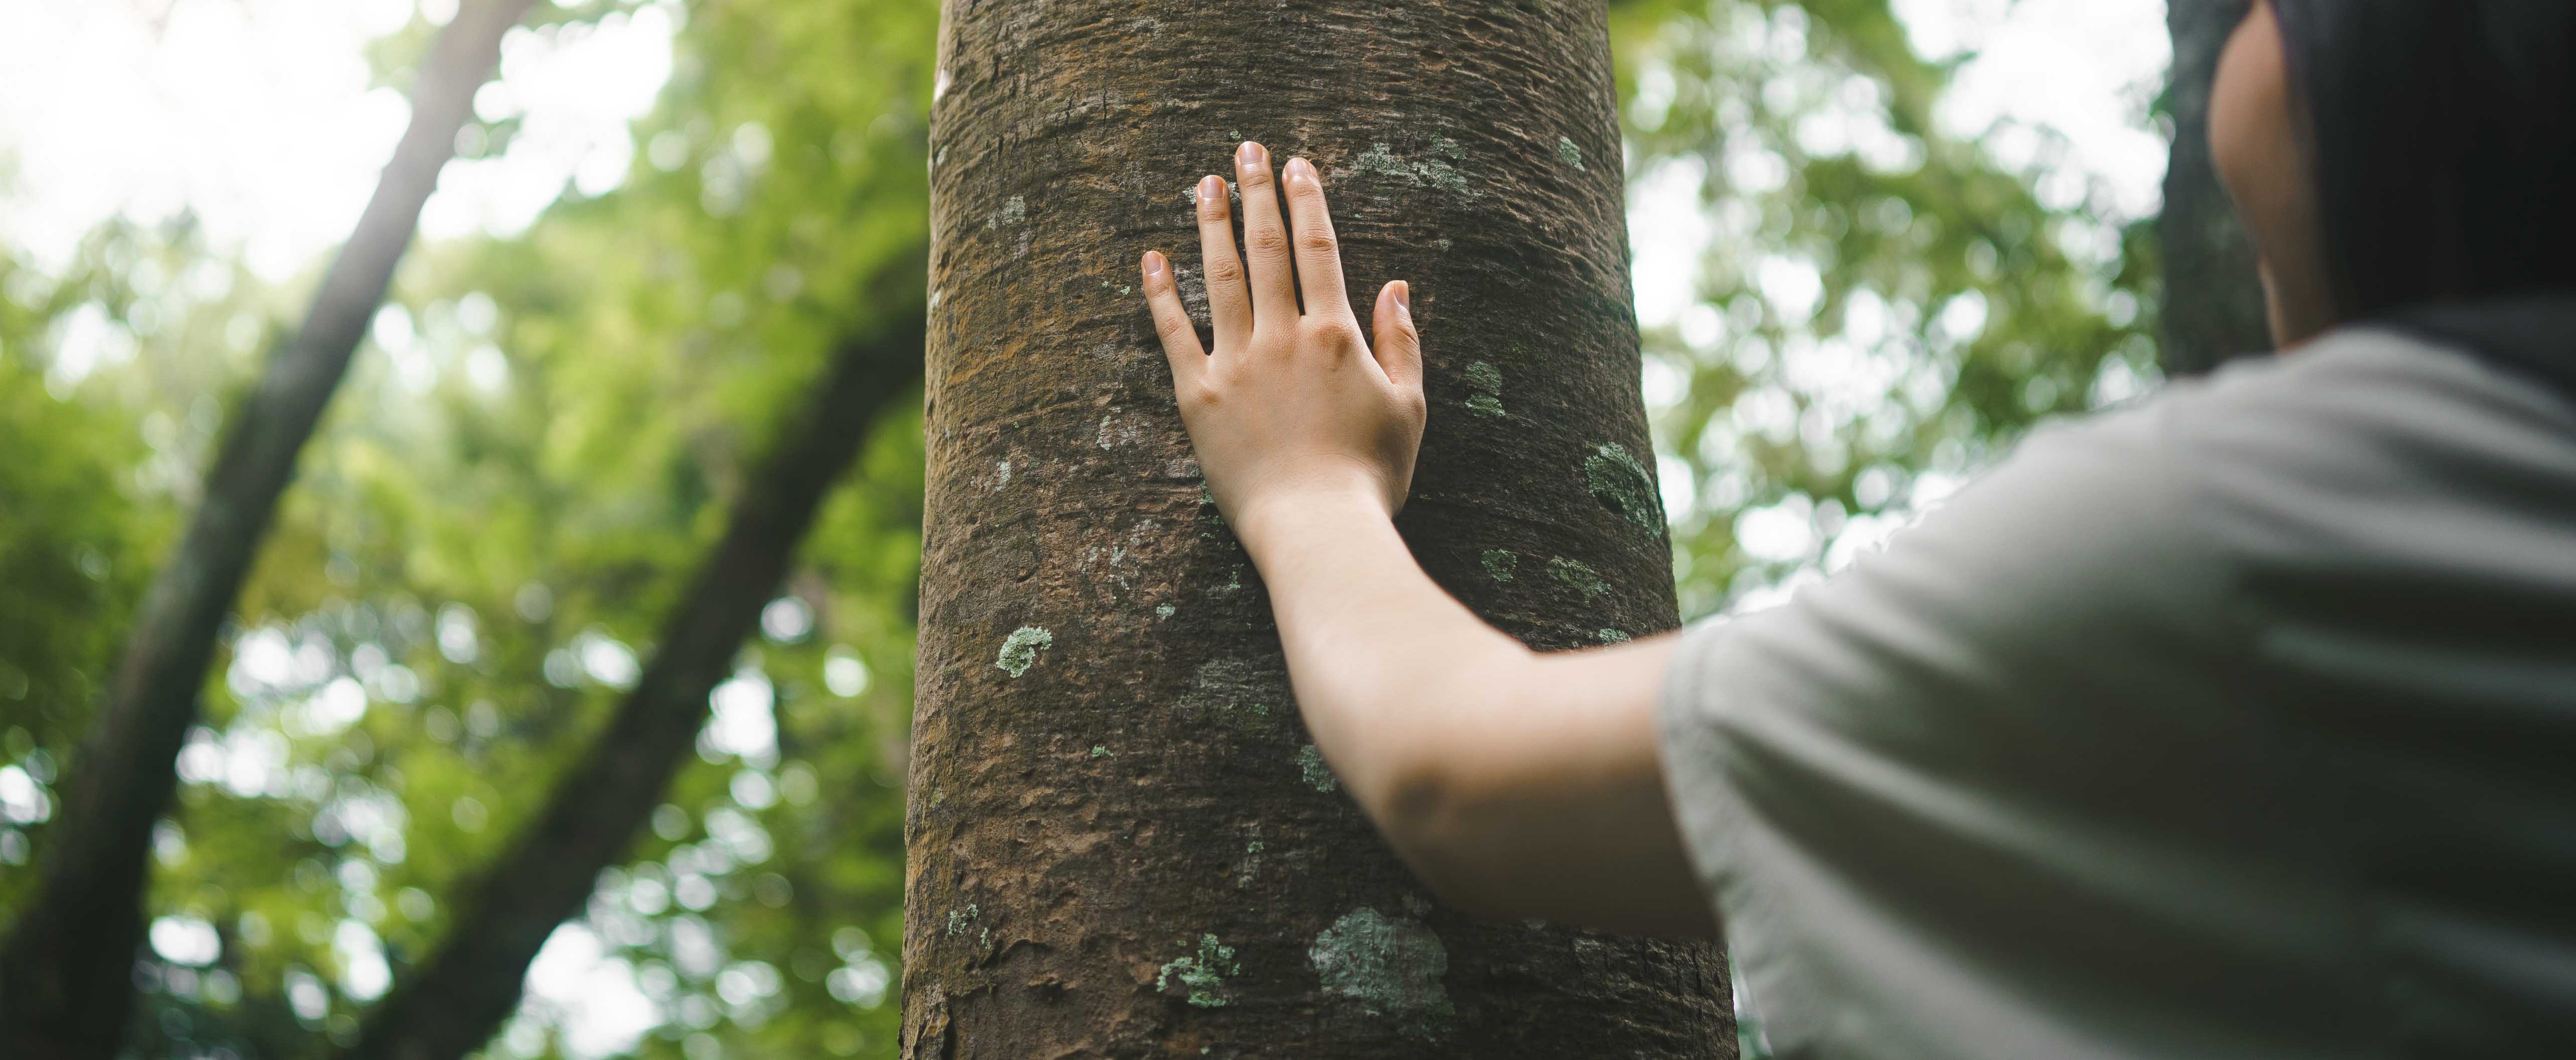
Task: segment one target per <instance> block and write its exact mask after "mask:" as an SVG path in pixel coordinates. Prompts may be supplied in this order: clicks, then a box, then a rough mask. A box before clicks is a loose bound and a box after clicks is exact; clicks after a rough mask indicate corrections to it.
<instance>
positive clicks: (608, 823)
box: [341, 257, 922, 1060]
mask: <svg viewBox="0 0 2576 1060" xmlns="http://www.w3.org/2000/svg"><path fill="white" fill-rule="evenodd" d="M918 262H919V259H918V258H917V257H916V258H915V259H914V263H915V264H917V263H918ZM902 271H906V272H908V271H909V270H902ZM918 284H919V280H918V278H917V274H913V276H910V277H907V280H906V281H905V282H904V283H903V284H902V286H901V287H898V288H897V290H896V292H895V293H894V294H893V296H892V297H889V298H885V299H883V301H884V303H885V304H889V305H901V304H904V303H905V302H914V304H918V302H917V301H915V300H916V299H918V298H919V296H920V293H921V288H920V287H919V286H918ZM907 288H908V290H907ZM921 348H922V320H921V318H920V317H919V316H917V315H916V316H912V317H910V318H908V319H904V320H901V321H898V322H896V323H895V324H893V325H891V326H889V327H887V328H886V329H884V332H883V333H882V334H876V335H871V336H868V337H866V338H864V339H861V340H858V341H853V342H851V343H849V344H847V345H845V346H844V347H843V348H842V349H841V350H840V351H839V352H838V353H837V354H836V355H835V357H834V361H833V365H832V368H831V370H830V372H829V373H828V374H827V375H826V376H825V377H824V378H823V379H821V380H819V381H818V385H817V389H816V390H815V391H814V393H813V395H812V397H811V398H810V399H809V400H808V404H807V405H806V406H805V407H804V408H803V409H802V410H800V411H799V413H798V416H797V419H796V421H795V424H794V426H793V427H792V428H791V429H789V430H788V431H786V432H785V433H783V434H782V435H781V440H780V442H779V443H778V447H777V449H776V451H775V452H773V453H771V454H770V456H769V458H768V460H767V461H766V462H765V463H763V464H762V465H761V468H760V470H759V471H758V472H757V473H756V474H755V475H753V476H752V478H751V480H750V482H749V484H748V485H747V486H746V487H745V489H744V490H743V493H742V496H741V497H740V498H739V499H738V500H736V501H735V503H734V507H733V513H732V515H731V516H730V518H729V519H728V520H727V522H726V524H725V532H724V537H723V538H721V539H720V540H718V541H717V543H716V546H715V548H714V549H713V550H711V551H709V552H708V554H707V558H706V560H705V561H704V562H703V563H702V564H701V565H700V566H699V568H698V571H697V574H696V576H695V577H694V578H693V579H691V581H690V583H689V591H688V594H687V595H686V596H683V597H682V598H681V599H680V602H679V604H678V606H676V607H674V608H672V610H671V614H670V616H669V618H668V619H667V620H666V621H665V623H664V625H663V629H662V635H661V637H660V638H659V639H658V640H657V641H656V642H655V650H654V652H653V659H652V662H651V663H650V664H648V665H647V666H646V667H645V670H644V673H643V676H642V678H641V679H640V680H639V681H637V682H636V685H635V688H634V690H633V691H631V692H629V693H627V695H626V698H625V699H624V700H622V701H621V702H619V704H618V707H617V714H616V715H615V716H614V717H613V718H612V719H611V720H610V721H609V724H608V727H607V729H606V730H605V731H603V732H602V733H600V736H599V739H598V740H597V741H596V742H594V743H593V744H592V745H591V747H590V749H589V750H588V751H587V752H585V753H584V755H583V758H582V760H581V762H580V763H579V764H578V765H576V766H574V767H573V769H572V770H571V772H569V773H568V774H566V775H565V776H564V778H563V779H562V781H560V782H559V783H558V784H557V785H556V786H555V790H554V794H553V795H552V796H551V797H550V798H549V799H548V800H547V803H546V807H545V809H544V810H543V811H542V812H540V813H539V814H538V815H537V818H536V821H535V823H534V824H533V825H531V826H530V827H529V829H528V830H527V831H526V832H525V833H523V834H521V835H520V836H518V837H517V839H515V840H514V841H513V842H512V843H511V846H510V849H509V850H508V851H507V852H505V853H504V854H502V856H501V857H500V858H499V859H498V860H497V861H495V862H494V863H493V864H492V865H491V867H489V868H487V869H486V870H484V872H483V873H482V875H481V876H480V878H479V879H478V880H477V882H476V883H475V884H474V886H473V887H472V888H471V889H470V890H468V891H467V893H466V894H465V896H464V898H463V900H462V904H461V912H460V913H459V914H458V916H457V918H456V922H455V924H454V925H452V926H451V927H449V929H448V932H447V937H446V938H445V939H443V940H441V942H440V944H439V949H438V951H437V953H436V954H434V955H432V956H431V957H430V959H429V960H428V961H426V962H424V963H423V964H422V966H421V968H420V970H419V971H418V972H417V973H415V974H413V975H411V976H408V977H406V978H405V979H403V980H402V981H401V982H399V983H397V984H395V988H394V991H393V993H392V994H391V995H390V996H388V997H386V998H385V1000H384V1002H383V1003H381V1004H379V1005H377V1006H376V1008H375V1009H374V1010H373V1011H371V1012H369V1013H368V1014H367V1022H366V1025H365V1027H364V1029H363V1030H362V1032H361V1033H360V1035H359V1037H358V1040H357V1042H356V1043H355V1044H354V1045H352V1046H351V1047H350V1048H349V1049H347V1050H346V1051H345V1052H343V1053H341V1056H343V1057H344V1058H348V1060H456V1058H457V1057H461V1056H464V1055H465V1054H466V1053H468V1052H470V1051H472V1050H475V1049H478V1048H481V1047H482V1046H483V1043H484V1042H485V1041H487V1040H489V1039H490V1038H491V1037H492V1034H493V1032H494V1031H496V1030H498V1029H500V1026H501V1022H502V1021H503V1020H505V1019H507V1018H509V1015H510V1013H511V1012H512V1011H513V1010H515V1009H516V1008H517V1007H518V1003H519V993H520V984H521V983H523V982H525V981H526V979H527V974H528V964H529V962H530V961H533V960H535V959H536V956H537V950H538V949H539V948H540V947H541V946H543V945H544V944H545V941H546V937H547V936H548V935H551V934H553V933H554V930H555V926H556V925H557V924H560V923H562V922H563V921H564V919H565V918H566V917H569V916H571V915H573V914H574V913H576V912H578V911H580V909H581V908H582V903H583V902H584V901H585V900H586V899H588V898H589V897H590V894H591V889H592V886H593V884H594V881H596V880H597V879H598V878H599V872H600V870H601V869H604V868H607V867H608V866H610V865H612V864H615V863H616V862H617V860H618V859H619V858H620V857H621V856H622V855H624V854H625V852H626V848H627V847H628V846H629V845H631V844H632V843H633V841H634V838H635V834H636V832H637V831H639V830H640V829H641V828H642V827H643V825H644V822H645V820H646V819H647V818H649V817H650V816H651V814H652V812H653V807H654V806H656V805H658V804H659V803H660V802H661V800H662V795H663V791H664V789H666V788H668V787H669V786H670V783H671V777H672V775H673V774H675V773H676V772H678V770H679V768H680V764H681V762H682V761H683V760H685V759H687V758H688V757H690V750H691V748H692V747H694V746H695V740H696V737H697V734H698V730H699V729H701V728H703V727H705V725H706V721H707V710H708V706H707V702H708V695H709V694H710V693H712V692H713V691H714V690H715V686H716V684H717V682H719V681H722V680H723V679H724V678H725V677H726V675H728V674H730V673H731V672H732V669H733V662H734V657H735V655H736V654H737V653H738V652H740V651H741V650H742V642H743V639H744V638H745V637H747V636H749V635H750V634H751V630H752V626H753V624H754V623H756V622H758V621H759V620H760V611H761V608H763V607H765V606H767V605H768V603H769V601H771V600H772V599H775V598H776V597H777V595H778V587H779V584H780V582H781V581H782V580H783V579H784V578H785V576H786V574H787V567H788V564H789V562H790V561H792V560H793V559H794V558H795V555H796V549H797V546H798V545H799V544H800V543H802V542H803V541H804V539H805V534H806V531H808V530H810V529H812V527H813V525H814V516H815V513H816V512H817V511H818V510H820V509H821V507H822V504H823V499H824V497H825V496H827V495H828V494H830V492H831V488H832V485H833V484H834V483H836V482H838V481H840V478H841V474H842V473H843V472H844V471H846V470H848V469H849V466H850V463H851V461H852V460H853V459H855V458H856V457H857V455H858V453H859V448H860V445H861V443H863V442H864V441H865V440H866V438H867V435H868V431H869V430H870V429H871V428H872V427H873V426H874V425H875V423H876V421H877V417H878V416H879V415H880V414H881V413H883V412H884V411H886V410H887V409H888V408H891V407H893V405H894V403H895V402H897V401H899V400H902V398H903V397H904V395H906V394H909V393H910V392H911V388H912V384H913V382H914V381H915V380H917V379H918V378H920V370H921V363H922V362H921Z"/></svg>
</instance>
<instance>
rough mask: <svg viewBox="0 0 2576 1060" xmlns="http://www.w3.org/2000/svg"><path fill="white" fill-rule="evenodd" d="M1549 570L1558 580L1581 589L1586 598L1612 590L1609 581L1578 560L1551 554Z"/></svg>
mask: <svg viewBox="0 0 2576 1060" xmlns="http://www.w3.org/2000/svg"><path fill="white" fill-rule="evenodd" d="M1547 572H1548V573H1549V574H1551V575H1553V576H1555V578H1556V580H1557V581H1559V582H1562V583H1564V584H1566V585H1570V586H1572V587H1574V588H1576V589H1579V590H1581V591H1582V592H1583V598H1584V599H1585V600H1590V599H1592V598H1593V597H1595V596H1599V595H1601V594H1602V593H1606V592H1609V591H1610V583H1609V582H1606V581H1603V580H1602V579H1601V575H1600V574H1599V573H1598V572H1596V571H1594V570H1593V569H1592V568H1590V567H1587V566H1584V565H1583V563H1582V562H1580V561H1578V560H1570V559H1567V558H1565V557H1563V556H1550V557H1548V560H1547Z"/></svg>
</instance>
